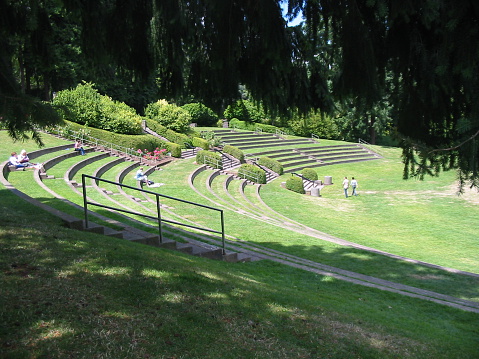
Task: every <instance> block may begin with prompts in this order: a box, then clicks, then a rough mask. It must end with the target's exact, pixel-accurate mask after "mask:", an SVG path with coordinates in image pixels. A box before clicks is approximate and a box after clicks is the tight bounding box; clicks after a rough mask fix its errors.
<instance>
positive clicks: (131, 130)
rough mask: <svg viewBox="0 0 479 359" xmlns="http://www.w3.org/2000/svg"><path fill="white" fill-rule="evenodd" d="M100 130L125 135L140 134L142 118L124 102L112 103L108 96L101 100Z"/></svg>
mask: <svg viewBox="0 0 479 359" xmlns="http://www.w3.org/2000/svg"><path fill="white" fill-rule="evenodd" d="M101 113H102V117H101V119H100V128H102V129H103V130H107V131H112V132H116V133H124V134H130V135H135V134H140V133H141V132H142V129H141V116H140V115H138V114H137V113H136V111H135V110H134V109H133V108H131V107H130V106H128V105H126V104H124V103H123V102H118V101H112V100H111V99H110V98H108V97H106V96H102V98H101Z"/></svg>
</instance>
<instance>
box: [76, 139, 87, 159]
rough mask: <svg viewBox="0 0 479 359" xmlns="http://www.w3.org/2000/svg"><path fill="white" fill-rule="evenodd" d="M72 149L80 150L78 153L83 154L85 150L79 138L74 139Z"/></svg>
mask: <svg viewBox="0 0 479 359" xmlns="http://www.w3.org/2000/svg"><path fill="white" fill-rule="evenodd" d="M73 150H74V151H80V155H82V156H85V150H84V149H83V145H82V143H81V141H80V140H76V141H75V145H74V146H73Z"/></svg>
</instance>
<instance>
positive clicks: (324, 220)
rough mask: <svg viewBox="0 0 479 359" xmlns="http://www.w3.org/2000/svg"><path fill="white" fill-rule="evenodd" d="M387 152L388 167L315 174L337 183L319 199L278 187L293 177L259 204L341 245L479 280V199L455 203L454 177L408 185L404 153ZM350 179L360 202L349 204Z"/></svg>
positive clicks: (368, 165) (472, 196) (472, 195)
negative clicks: (455, 271) (343, 241)
mask: <svg viewBox="0 0 479 359" xmlns="http://www.w3.org/2000/svg"><path fill="white" fill-rule="evenodd" d="M382 152H384V153H386V158H385V159H381V160H377V161H368V162H361V163H350V164H343V165H334V166H326V167H320V168H317V172H318V174H319V175H320V178H321V179H323V180H324V176H332V178H333V185H332V186H325V187H324V188H323V190H322V192H321V195H322V196H321V197H320V198H318V197H311V196H301V195H297V194H295V193H293V192H290V191H285V190H284V189H283V188H281V187H280V186H279V184H280V183H279V181H285V180H286V178H287V176H289V175H284V176H283V177H282V178H280V179H279V181H278V180H277V181H278V182H277V183H275V184H272V185H268V186H264V187H263V188H262V190H261V195H262V198H263V199H264V200H265V201H266V202H267V203H268V204H269V205H270V206H271V207H272V208H274V209H275V210H276V211H278V212H280V213H283V214H284V215H286V216H287V217H289V218H291V219H295V220H298V221H300V222H302V223H304V224H307V225H309V226H311V227H313V228H316V229H318V230H320V231H323V232H326V233H328V234H332V235H335V236H337V237H339V238H343V239H346V240H349V241H351V242H354V243H359V244H362V245H366V246H369V247H373V248H377V249H380V250H383V251H387V252H390V253H394V254H397V255H401V256H405V257H410V258H413V259H416V260H421V261H425V262H430V263H434V264H437V265H442V266H446V267H451V268H455V269H460V270H463V271H470V272H474V273H479V256H478V255H477V253H479V241H478V240H477V239H478V238H479V227H478V226H477V223H478V222H477V218H479V194H478V193H477V191H475V190H469V191H467V192H466V194H464V195H459V196H458V195H457V189H458V187H457V182H456V180H455V173H453V172H446V173H441V175H440V176H439V177H428V178H425V180H424V181H419V180H417V179H409V180H403V179H402V170H403V165H402V163H401V162H400V160H399V154H400V152H399V150H389V152H388V151H386V150H384V149H383V150H382ZM345 176H347V177H348V178H349V179H351V177H356V179H357V180H358V182H359V190H358V193H359V196H357V197H349V198H345V197H344V192H343V189H342V186H341V183H342V180H343V178H344V177H345ZM350 192H351V191H350ZM279 198H281V200H279Z"/></svg>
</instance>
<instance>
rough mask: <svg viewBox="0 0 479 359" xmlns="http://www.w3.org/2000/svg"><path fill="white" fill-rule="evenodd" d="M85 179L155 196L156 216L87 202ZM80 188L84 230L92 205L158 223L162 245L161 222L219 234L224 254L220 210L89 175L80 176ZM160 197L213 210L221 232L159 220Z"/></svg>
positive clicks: (223, 229) (223, 227) (223, 235)
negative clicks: (89, 206)
mask: <svg viewBox="0 0 479 359" xmlns="http://www.w3.org/2000/svg"><path fill="white" fill-rule="evenodd" d="M87 178H89V179H92V180H95V181H100V182H105V183H110V184H113V185H116V186H120V187H122V188H123V187H125V188H129V189H132V190H135V191H138V192H142V193H147V194H150V195H153V196H155V197H156V209H157V216H156V217H154V216H150V215H147V214H143V213H138V212H133V211H128V210H125V209H121V208H118V207H112V206H106V205H102V204H99V203H96V202H90V201H89V200H88V197H87V195H86V188H87V186H86V179H87ZM82 187H83V209H84V214H85V227H86V228H88V205H92V206H96V207H100V208H107V209H110V210H114V211H118V212H123V213H129V214H133V215H137V216H140V217H144V218H149V219H152V220H157V221H158V234H159V237H160V243H163V232H162V226H161V224H162V223H163V222H165V223H170V224H176V225H180V226H184V227H188V228H194V229H198V230H202V231H206V232H210V233H216V234H221V240H222V247H223V248H222V251H223V255H224V254H226V249H225V222H224V212H223V210H222V209H219V208H215V207H210V206H207V205H204V204H201V203H196V202H191V201H187V200H184V199H181V198H176V197H171V196H167V195H164V194H160V193H157V192H152V191H147V190H144V189H141V188H137V187H132V186H129V185H126V184H123V183H119V182H113V181H109V180H106V179H102V178H99V177H94V176H90V175H87V174H82ZM160 197H161V198H168V199H171V200H175V201H178V202H182V203H186V204H191V205H193V206H197V207H202V208H206V209H210V210H213V211H217V212H220V220H221V231H216V230H214V229H209V228H205V227H197V226H192V225H189V224H184V223H180V222H176V221H170V220H167V219H163V218H161V211H160V207H161V206H160Z"/></svg>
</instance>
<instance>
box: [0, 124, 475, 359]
mask: <svg viewBox="0 0 479 359" xmlns="http://www.w3.org/2000/svg"><path fill="white" fill-rule="evenodd" d="M5 135H6V134H5V133H4V131H0V156H1V157H2V158H5V160H6V159H8V155H9V153H8V152H9V151H11V148H12V146H13V148H15V149H16V146H17V145H18V144H13V145H12V144H11V142H10V141H9V139H8V138H7V137H6V136H5ZM45 141H46V142H47V141H48V143H50V142H49V141H51V143H52V144H49V146H53V145H55V144H59V143H56V142H57V141H60V140H58V139H55V138H50V137H49V136H45ZM54 143H55V144H54ZM18 147H19V148H18V150H17V152H19V150H20V149H22V148H25V149H27V151H32V150H34V148H35V146H34V145H33V144H31V143H25V144H20V145H18ZM384 151H385V152H386V159H385V160H378V161H369V162H365V163H359V164H349V165H341V166H340V165H337V166H330V167H323V168H321V169H318V173H319V174H320V176H324V175H331V176H333V180H334V181H333V182H334V183H335V184H334V185H333V186H329V187H326V188H325V189H323V191H322V197H320V198H313V197H308V196H299V195H297V194H294V193H292V192H289V191H286V190H284V189H282V188H281V187H280V186H279V183H280V181H282V180H284V178H286V177H283V178H282V179H279V180H276V181H275V182H273V183H272V184H270V185H267V186H264V187H263V188H262V190H261V193H262V197H263V199H264V200H265V201H266V202H267V203H268V205H270V206H271V207H273V208H274V209H275V210H276V211H278V212H281V213H283V214H285V215H287V216H289V217H290V218H292V219H295V220H297V221H299V222H302V223H305V224H307V225H309V226H311V227H314V228H317V229H318V230H321V231H323V232H326V233H329V234H333V235H335V236H338V237H340V238H344V239H347V240H350V241H353V242H356V243H361V244H364V245H367V246H371V247H375V248H379V249H382V250H386V251H390V252H393V253H395V254H400V255H404V256H409V257H412V258H414V259H421V260H424V261H428V262H432V263H436V264H441V265H445V266H450V267H454V268H457V269H463V270H468V271H471V272H475V273H479V269H478V268H479V265H478V263H477V246H476V245H475V242H477V237H478V236H477V234H478V231H477V229H476V228H475V226H473V225H472V224H473V223H476V222H475V221H473V220H474V218H477V212H476V211H477V208H476V207H477V204H476V203H475V202H474V201H475V200H476V198H477V197H475V196H476V195H477V194H476V193H468V194H467V195H466V196H464V197H456V196H455V195H454V176H453V174H449V173H448V174H445V175H441V177H439V178H431V179H427V181H424V182H418V181H414V180H413V181H403V180H402V179H401V171H402V167H401V164H400V163H399V160H398V159H397V155H396V154H397V153H398V152H397V150H387V149H385V150H384ZM381 164H382V165H381ZM193 168H194V165H193V164H192V163H191V161H176V162H175V163H173V164H171V165H168V166H166V167H165V170H164V171H159V172H155V174H154V175H153V176H152V179H154V180H155V182H164V183H166V184H165V185H164V186H162V187H159V188H158V191H160V193H165V194H170V193H175V194H176V196H177V197H184V198H187V199H192V200H197V201H206V200H205V199H204V198H203V197H201V195H199V194H197V193H196V192H194V191H193V190H192V189H191V188H190V187H189V186H187V185H185V183H186V181H187V177H188V175H189V173H191V171H192V169H193ZM12 175H15V176H21V175H31V174H27V173H23V172H21V173H20V172H19V173H12ZM344 176H348V177H350V176H355V177H357V179H358V181H359V185H360V188H359V193H360V195H359V196H358V197H355V198H348V199H346V198H344V196H343V194H342V190H341V188H340V185H339V183H340V182H341V180H342V177H344ZM130 177H131V176H130ZM12 178H13V176H12ZM203 179H204V178H203ZM16 181H17V182H19V183H21V182H22V181H21V179H18V178H17V179H16ZM215 186H216V189H217V190H219V187H218V184H215ZM25 187H27V186H25ZM202 191H203V190H202ZM65 193H66V191H65ZM205 193H206V191H205ZM0 209H1V211H2V216H0V280H1V282H0V283H1V285H0V320H1V321H2V326H1V327H0V328H1V329H0V352H1V353H2V357H6V358H65V357H71V358H100V357H101V358H301V357H303V358H326V357H328V358H444V359H446V358H447V359H450V358H458V359H459V358H461V359H462V358H477V353H478V352H479V331H478V329H477V328H478V324H479V314H476V313H470V312H465V311H462V310H458V309H454V308H449V307H446V306H443V305H439V304H436V303H433V302H428V301H424V300H420V299H414V298H410V297H405V296H401V295H398V294H394V293H389V292H383V291H380V290H376V289H373V288H367V287H363V286H359V285H353V284H350V283H346V282H343V281H339V280H336V279H334V278H332V277H327V276H321V275H317V274H314V273H310V272H307V271H303V270H299V269H295V268H292V267H289V266H286V265H282V264H278V263H275V262H271V261H259V262H252V263H236V264H232V263H224V262H218V261H212V260H207V259H203V258H197V257H192V256H188V255H184V254H181V253H178V252H170V251H167V250H161V249H157V248H152V247H147V246H142V245H138V244H135V243H130V242H127V241H124V240H120V239H115V238H107V237H104V236H101V235H96V234H93V233H83V232H77V231H72V230H68V229H66V228H63V227H62V226H61V225H60V221H59V220H57V219H56V218H54V217H52V216H50V215H49V214H47V213H44V212H42V211H40V210H38V209H36V208H32V207H31V206H30V205H29V204H27V203H25V202H24V201H22V200H19V199H18V198H17V197H15V196H14V195H13V194H11V193H10V192H9V191H8V190H6V189H4V187H3V186H0ZM182 210H184V209H182ZM233 213H234V212H232V211H228V212H227V213H226V220H227V223H226V225H227V229H228V231H229V232H230V234H232V235H238V236H240V237H241V238H243V239H247V240H251V241H256V242H258V243H261V244H268V245H270V246H271V247H273V248H276V249H281V250H283V251H286V252H288V253H292V254H296V255H299V254H301V255H302V256H304V257H305V258H311V259H315V260H318V261H322V262H324V263H328V264H331V265H333V264H334V265H338V266H341V268H343V267H344V268H347V269H350V270H351V269H354V270H357V271H359V272H364V273H369V274H374V273H377V274H380V272H381V270H382V272H383V275H384V276H385V277H387V278H388V279H391V280H396V281H398V282H405V283H413V284H415V285H417V286H419V287H421V286H423V287H427V288H434V289H435V290H438V291H440V289H441V288H443V291H444V292H446V293H448V294H451V295H455V296H457V297H464V298H467V299H470V300H473V299H474V298H476V300H479V283H478V281H477V280H474V279H470V278H463V276H457V275H454V274H451V273H441V272H439V271H436V270H432V269H430V268H425V267H422V266H419V265H416V264H411V263H405V262H398V261H396V260H392V259H390V258H386V257H382V256H379V255H371V254H367V253H364V252H361V251H359V250H354V249H351V248H345V247H340V246H338V245H335V244H331V243H329V242H323V241H319V240H317V239H315V238H308V237H305V236H304V235H299V234H295V233H288V232H287V231H285V230H283V229H281V228H279V227H275V226H271V225H267V224H265V223H260V222H258V221H254V220H253V219H248V218H247V217H245V216H241V215H239V214H237V215H234V214H233ZM194 215H195V214H194V213H192V214H189V216H191V218H193V216H194ZM442 222H444V223H442ZM441 223H442V224H441ZM461 258H462V260H461Z"/></svg>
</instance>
